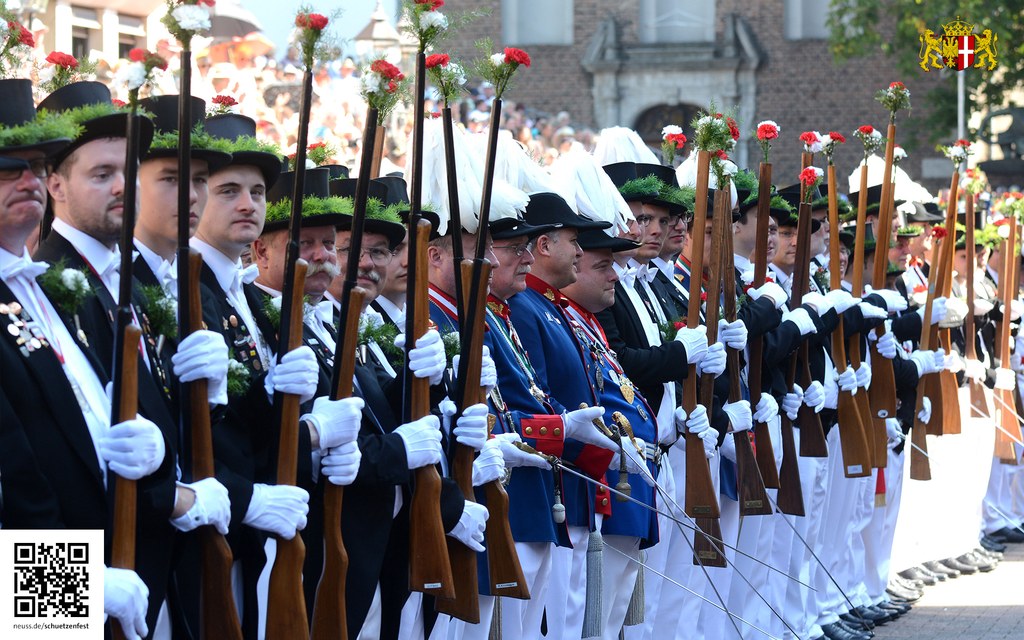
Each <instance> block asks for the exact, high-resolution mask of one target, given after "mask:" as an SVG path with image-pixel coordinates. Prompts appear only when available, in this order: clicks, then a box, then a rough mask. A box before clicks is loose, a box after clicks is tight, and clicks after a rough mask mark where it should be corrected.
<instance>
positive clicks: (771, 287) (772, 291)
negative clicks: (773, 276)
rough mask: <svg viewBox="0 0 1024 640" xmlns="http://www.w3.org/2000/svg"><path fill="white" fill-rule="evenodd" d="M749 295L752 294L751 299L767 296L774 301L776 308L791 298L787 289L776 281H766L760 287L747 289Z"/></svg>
mask: <svg viewBox="0 0 1024 640" xmlns="http://www.w3.org/2000/svg"><path fill="white" fill-rule="evenodd" d="M747 295H748V296H750V299H751V300H757V299H759V298H760V297H761V296H765V297H767V298H768V299H769V300H771V301H772V303H773V304H774V305H775V308H776V309H778V308H780V307H781V306H782V305H784V304H786V301H787V300H789V296H787V295H786V290H785V289H783V288H782V287H780V286H779V285H778V284H776V283H774V282H765V283H764V284H762V285H761V286H760V287H758V288H756V289H751V290H749V291H747Z"/></svg>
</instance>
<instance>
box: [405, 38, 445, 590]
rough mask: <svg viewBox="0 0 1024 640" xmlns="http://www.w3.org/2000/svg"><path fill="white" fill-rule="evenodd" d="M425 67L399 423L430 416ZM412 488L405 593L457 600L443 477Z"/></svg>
mask: <svg viewBox="0 0 1024 640" xmlns="http://www.w3.org/2000/svg"><path fill="white" fill-rule="evenodd" d="M425 83H426V66H425V57H424V55H423V52H422V51H420V52H419V53H418V54H417V56H416V91H415V93H414V94H413V95H414V96H415V97H414V99H413V102H414V110H415V116H414V120H413V122H414V123H415V127H414V128H413V136H412V147H413V149H412V152H413V156H412V193H411V194H410V198H409V200H410V206H409V275H408V292H409V294H408V299H407V302H406V316H405V338H406V339H405V362H406V370H405V388H404V393H405V396H404V402H403V416H402V418H403V422H405V423H408V422H412V421H413V420H416V419H418V418H422V417H424V416H426V415H429V414H430V381H429V380H427V379H426V378H417V377H416V376H414V375H413V373H412V371H410V370H409V368H408V367H409V352H410V351H411V350H412V349H413V348H414V347H415V345H416V340H417V339H418V338H419V337H420V336H422V335H423V334H424V333H426V332H427V328H428V326H429V324H430V315H429V314H430V309H429V307H428V306H427V243H428V242H429V241H430V223H429V222H427V221H426V220H424V219H423V216H422V194H423V118H424V113H423V91H424V88H425ZM414 477H415V487H414V489H413V495H412V505H411V506H410V508H409V589H410V590H411V591H422V592H423V593H426V594H430V595H433V596H435V597H440V598H447V599H451V598H454V597H455V585H454V582H453V578H452V567H451V563H450V560H449V556H448V546H447V544H446V542H445V532H444V524H443V523H442V522H441V476H440V475H438V473H437V468H436V467H435V466H434V465H427V466H425V467H420V468H418V469H416V470H415V472H414Z"/></svg>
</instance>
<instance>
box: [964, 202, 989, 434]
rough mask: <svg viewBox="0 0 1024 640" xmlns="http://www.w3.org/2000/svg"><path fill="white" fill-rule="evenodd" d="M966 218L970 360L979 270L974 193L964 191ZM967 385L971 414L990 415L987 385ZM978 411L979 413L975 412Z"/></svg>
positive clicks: (966, 349) (971, 382) (974, 348)
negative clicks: (976, 250) (975, 293)
mask: <svg viewBox="0 0 1024 640" xmlns="http://www.w3.org/2000/svg"><path fill="white" fill-rule="evenodd" d="M964 195H965V197H964V204H965V214H966V215H965V219H964V222H965V223H966V224H964V243H965V244H964V246H965V247H966V248H967V274H966V277H967V286H966V293H967V304H968V305H969V306H970V307H971V309H970V310H969V313H968V314H967V317H966V318H964V355H965V357H966V358H967V359H968V360H977V359H978V344H977V342H976V339H977V336H976V335H975V332H974V331H975V330H974V308H973V307H974V276H975V273H976V272H977V269H976V267H977V261H976V256H975V253H974V233H975V226H974V194H973V193H971V192H970V191H967V190H965V191H964ZM967 387H968V389H969V396H970V399H971V407H972V409H971V414H970V415H977V416H980V417H983V418H988V417H990V416H989V414H988V400H987V399H986V397H985V386H984V385H983V384H982V383H981V382H979V381H977V380H975V379H973V378H968V379H967ZM975 411H977V412H978V413H975Z"/></svg>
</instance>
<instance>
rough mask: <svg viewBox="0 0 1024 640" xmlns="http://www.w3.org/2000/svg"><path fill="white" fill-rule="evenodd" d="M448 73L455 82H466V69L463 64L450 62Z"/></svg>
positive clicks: (458, 83) (460, 83) (461, 83)
mask: <svg viewBox="0 0 1024 640" xmlns="http://www.w3.org/2000/svg"><path fill="white" fill-rule="evenodd" d="M448 75H449V76H451V78H452V79H453V80H454V81H455V84H457V85H460V86H461V85H464V84H466V70H465V69H463V68H462V65H461V64H459V63H457V62H449V63H448Z"/></svg>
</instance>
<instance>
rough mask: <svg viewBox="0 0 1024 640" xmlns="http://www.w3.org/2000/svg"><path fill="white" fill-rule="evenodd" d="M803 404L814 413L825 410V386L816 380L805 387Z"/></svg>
mask: <svg viewBox="0 0 1024 640" xmlns="http://www.w3.org/2000/svg"><path fill="white" fill-rule="evenodd" d="M848 370H849V369H848ZM855 375H856V374H855ZM798 388H799V387H798ZM804 404H806V405H807V406H808V407H811V408H812V409H814V413H821V410H822V409H824V408H825V385H823V384H821V383H820V382H818V381H817V380H814V381H813V382H811V384H809V385H807V390H806V391H804Z"/></svg>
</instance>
